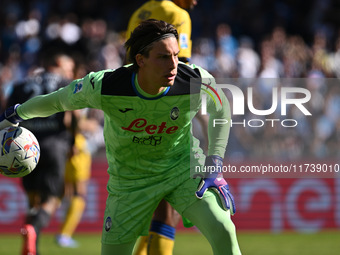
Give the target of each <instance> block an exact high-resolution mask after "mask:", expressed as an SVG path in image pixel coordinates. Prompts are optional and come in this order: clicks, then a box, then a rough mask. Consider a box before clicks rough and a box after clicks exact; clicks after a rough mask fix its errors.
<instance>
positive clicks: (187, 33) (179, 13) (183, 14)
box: [126, 0, 197, 63]
mask: <svg viewBox="0 0 340 255" xmlns="http://www.w3.org/2000/svg"><path fill="white" fill-rule="evenodd" d="M196 4H197V1H196V0H174V1H169V0H160V1H158V0H150V1H147V2H146V3H145V4H143V5H142V6H141V7H139V8H138V9H137V10H136V11H135V12H134V13H133V14H132V16H131V18H130V20H129V24H128V28H127V31H126V36H127V39H129V38H130V35H131V32H132V31H133V30H134V29H135V28H136V27H137V26H138V25H139V23H140V22H142V21H143V20H147V19H157V20H164V21H165V22H167V23H169V24H172V25H174V26H175V27H176V29H177V31H178V45H179V50H180V52H179V54H178V59H179V60H180V61H183V62H185V63H187V62H189V61H190V58H191V47H192V41H191V18H190V15H189V13H188V12H187V11H186V10H190V9H193V8H194V6H195V5H196Z"/></svg>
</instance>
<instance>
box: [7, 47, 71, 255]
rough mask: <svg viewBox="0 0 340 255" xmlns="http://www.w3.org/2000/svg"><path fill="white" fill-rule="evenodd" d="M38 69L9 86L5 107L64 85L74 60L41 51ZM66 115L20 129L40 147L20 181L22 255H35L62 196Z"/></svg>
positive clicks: (67, 141)
mask: <svg viewBox="0 0 340 255" xmlns="http://www.w3.org/2000/svg"><path fill="white" fill-rule="evenodd" d="M42 62H43V63H42V67H43V68H44V69H39V70H37V71H36V72H35V73H34V74H33V75H31V76H30V77H29V78H27V79H26V80H24V81H23V82H20V83H18V84H16V85H14V87H13V91H12V93H11V95H10V96H9V98H8V105H13V104H15V103H23V102H25V101H26V100H28V99H29V98H32V97H35V96H38V95H44V94H48V93H51V92H53V91H56V90H58V89H59V88H61V87H64V86H66V85H67V84H68V83H69V81H70V80H72V79H73V72H74V67H75V62H74V60H73V59H72V58H71V57H69V56H67V55H65V54H59V53H58V52H56V51H55V50H54V49H53V50H48V51H46V52H45V54H44V56H43V58H42ZM69 120H70V112H68V113H63V112H62V113H57V114H55V115H52V116H49V117H46V118H37V119H33V120H29V121H26V122H25V123H23V126H24V127H26V128H28V129H29V130H30V131H32V132H33V133H34V134H35V136H36V137H37V139H38V141H39V144H40V152H41V157H40V161H39V164H38V165H37V167H36V168H35V170H34V171H33V172H32V173H31V174H29V175H27V176H25V177H23V178H22V183H23V187H24V190H25V192H26V194H27V197H28V203H29V204H28V207H29V208H28V211H27V214H26V218H25V223H24V226H23V227H22V229H21V234H22V235H23V237H24V243H23V247H22V254H23V255H35V254H38V241H39V236H40V233H41V230H42V229H43V228H44V227H46V226H47V225H48V224H49V221H50V218H51V216H52V215H53V214H54V213H55V211H56V210H57V208H58V207H59V205H60V199H61V197H62V196H63V193H64V169H65V163H66V159H67V154H68V153H69V151H70V147H71V144H72V137H71V133H70V130H69V128H70V121H69Z"/></svg>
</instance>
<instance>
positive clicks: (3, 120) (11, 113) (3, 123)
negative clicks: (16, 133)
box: [0, 104, 23, 130]
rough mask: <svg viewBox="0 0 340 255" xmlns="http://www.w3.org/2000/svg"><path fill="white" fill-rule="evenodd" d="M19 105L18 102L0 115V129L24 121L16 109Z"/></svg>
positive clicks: (14, 125)
mask: <svg viewBox="0 0 340 255" xmlns="http://www.w3.org/2000/svg"><path fill="white" fill-rule="evenodd" d="M19 105H20V104H16V105H14V106H11V107H9V108H7V109H6V110H5V112H4V113H3V114H1V115H0V130H1V129H4V128H6V127H10V126H13V127H16V126H18V125H19V122H21V121H23V119H22V118H20V117H19V115H18V114H17V111H16V109H17V108H18V106H19Z"/></svg>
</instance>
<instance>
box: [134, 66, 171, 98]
mask: <svg viewBox="0 0 340 255" xmlns="http://www.w3.org/2000/svg"><path fill="white" fill-rule="evenodd" d="M131 83H132V88H133V90H134V91H135V92H136V94H137V96H139V97H140V98H143V99H146V100H155V99H158V98H161V97H164V96H165V95H166V94H167V93H168V92H169V90H170V87H167V88H166V89H165V90H163V91H162V92H160V93H158V94H157V95H150V94H148V93H146V92H145V91H143V90H142V89H141V87H140V86H139V84H138V80H137V74H136V73H133V74H132V79H131Z"/></svg>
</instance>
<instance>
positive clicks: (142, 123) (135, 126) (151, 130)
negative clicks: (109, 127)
mask: <svg viewBox="0 0 340 255" xmlns="http://www.w3.org/2000/svg"><path fill="white" fill-rule="evenodd" d="M147 124H148V123H147V120H146V119H142V118H140V119H135V120H133V121H132V122H131V123H130V125H129V126H128V127H122V129H124V130H127V131H130V132H135V133H139V132H143V131H145V132H146V133H148V134H150V135H153V134H164V133H165V134H169V135H170V134H173V133H175V132H176V130H177V129H178V126H171V127H168V126H167V125H166V122H165V121H163V122H162V123H161V124H160V125H155V124H150V125H147Z"/></svg>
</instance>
